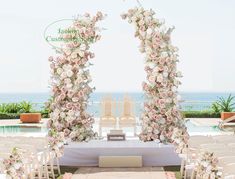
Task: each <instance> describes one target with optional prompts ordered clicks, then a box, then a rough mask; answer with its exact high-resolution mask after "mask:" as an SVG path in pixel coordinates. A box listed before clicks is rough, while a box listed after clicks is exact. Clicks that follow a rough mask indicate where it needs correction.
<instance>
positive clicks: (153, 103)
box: [122, 8, 188, 142]
mask: <svg viewBox="0 0 235 179" xmlns="http://www.w3.org/2000/svg"><path fill="white" fill-rule="evenodd" d="M154 15H155V12H154V11H153V10H144V9H143V8H134V9H130V10H128V12H127V13H125V14H123V15H122V18H123V19H127V20H128V22H129V23H131V24H133V25H134V26H135V37H137V38H138V39H139V40H140V47H139V49H140V52H141V53H145V55H146V56H145V71H146V72H147V81H146V82H144V83H143V90H144V91H145V94H146V98H147V100H146V102H145V104H144V112H143V114H142V116H141V119H142V121H143V126H142V133H141V134H140V136H139V137H140V139H141V140H143V141H153V140H155V141H161V142H172V135H173V132H174V130H175V128H177V129H180V130H183V133H184V137H185V139H186V138H187V136H188V135H187V131H186V127H185V125H184V122H183V119H182V116H181V113H180V111H179V105H178V99H177V97H178V93H177V89H178V86H179V85H180V81H179V80H178V79H177V78H178V77H181V73H180V72H179V71H177V67H176V63H177V62H178V55H177V51H178V49H177V47H175V46H173V45H172V44H171V38H170V35H171V32H172V30H173V29H172V28H168V29H167V28H166V27H165V26H164V22H160V20H158V19H157V18H155V17H154Z"/></svg>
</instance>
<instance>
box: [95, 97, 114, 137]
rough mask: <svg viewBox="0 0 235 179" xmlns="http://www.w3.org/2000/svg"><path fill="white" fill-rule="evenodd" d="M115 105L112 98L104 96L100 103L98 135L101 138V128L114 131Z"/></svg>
mask: <svg viewBox="0 0 235 179" xmlns="http://www.w3.org/2000/svg"><path fill="white" fill-rule="evenodd" d="M115 107H116V103H115V101H113V99H112V97H110V96H106V97H104V98H103V99H102V101H101V117H100V122H99V135H100V136H102V128H103V127H112V128H115V129H116V124H117V118H116V117H115Z"/></svg>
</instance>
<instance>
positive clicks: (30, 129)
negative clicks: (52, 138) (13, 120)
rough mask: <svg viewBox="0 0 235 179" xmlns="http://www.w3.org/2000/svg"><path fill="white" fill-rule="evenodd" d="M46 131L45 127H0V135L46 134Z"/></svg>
mask: <svg viewBox="0 0 235 179" xmlns="http://www.w3.org/2000/svg"><path fill="white" fill-rule="evenodd" d="M47 131H48V129H47V128H45V127H40V126H28V125H27V126H24V125H12V126H9V125H7V126H0V134H6V133H15V134H17V133H46V132H47Z"/></svg>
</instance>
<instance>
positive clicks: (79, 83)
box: [48, 12, 104, 141]
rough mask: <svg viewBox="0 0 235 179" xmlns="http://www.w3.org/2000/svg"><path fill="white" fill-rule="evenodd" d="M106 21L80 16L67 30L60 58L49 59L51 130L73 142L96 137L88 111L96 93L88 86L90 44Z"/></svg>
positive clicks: (91, 56) (99, 17)
mask: <svg viewBox="0 0 235 179" xmlns="http://www.w3.org/2000/svg"><path fill="white" fill-rule="evenodd" d="M103 18H104V15H103V14H102V13H101V12H98V13H97V14H96V15H95V16H94V17H91V15H90V14H88V13H86V14H85V15H83V16H79V17H78V18H77V19H75V20H74V23H73V25H72V26H71V27H69V28H68V29H67V32H68V33H65V34H63V38H64V39H68V40H67V41H66V42H65V43H64V46H63V48H61V49H60V50H58V51H57V53H59V54H60V55H59V56H58V57H56V58H54V57H49V61H50V62H51V65H50V66H51V86H52V93H53V99H52V103H51V105H50V109H51V111H52V112H51V113H50V118H51V119H50V120H49V122H48V127H49V128H52V129H54V130H55V131H58V132H64V134H65V137H68V138H70V139H71V140H73V141H88V140H90V139H91V138H92V137H94V136H95V133H94V132H93V130H92V124H93V123H94V119H93V117H92V116H91V115H89V114H88V113H87V112H86V109H87V105H88V98H89V96H90V94H91V93H92V92H93V90H94V88H92V87H90V86H89V83H90V82H91V77H90V72H89V70H88V67H89V66H90V63H89V60H90V59H91V58H94V53H92V52H90V51H89V49H90V44H93V43H95V42H96V41H98V40H100V38H101V36H100V35H99V34H98V32H99V31H100V29H99V28H98V27H97V26H96V23H97V22H98V21H100V20H102V19H103ZM71 32H72V33H71ZM71 39H72V40H71Z"/></svg>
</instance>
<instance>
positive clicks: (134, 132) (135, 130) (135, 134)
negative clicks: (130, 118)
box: [134, 125, 137, 137]
mask: <svg viewBox="0 0 235 179" xmlns="http://www.w3.org/2000/svg"><path fill="white" fill-rule="evenodd" d="M135 136H137V134H136V125H135V126H134V137H135Z"/></svg>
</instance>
